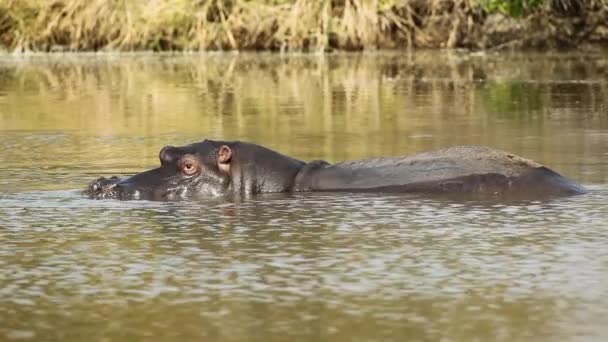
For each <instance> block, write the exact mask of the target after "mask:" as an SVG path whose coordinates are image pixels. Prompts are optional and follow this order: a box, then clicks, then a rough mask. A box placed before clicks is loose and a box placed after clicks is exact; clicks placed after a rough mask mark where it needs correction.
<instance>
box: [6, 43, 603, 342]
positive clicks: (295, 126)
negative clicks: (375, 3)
mask: <svg viewBox="0 0 608 342" xmlns="http://www.w3.org/2000/svg"><path fill="white" fill-rule="evenodd" d="M607 66H608V60H607V59H606V58H605V57H604V55H602V54H597V55H593V54H591V55H578V54H514V55H507V56H505V55H459V54H442V53H430V52H429V53H420V54H411V55H407V54H398V53H391V54H368V55H336V56H326V57H322V58H320V57H314V56H304V55H303V56H287V57H285V56H278V55H252V54H241V55H225V54H217V55H216V54H211V55H191V56H184V55H179V56H175V55H161V56H156V55H154V56H152V55H129V56H127V55H121V56H96V55H90V56H74V55H62V56H60V57H57V56H55V57H40V56H34V57H31V58H14V57H8V56H2V57H0V243H1V244H2V248H0V322H2V323H0V339H11V340H12V339H34V340H39V339H44V340H49V341H54V340H57V341H71V340H82V339H83V336H86V337H87V339H95V340H112V341H132V340H139V339H147V340H167V339H184V340H193V339H194V340H200V339H209V340H211V339H213V340H227V341H242V340H254V339H255V340H263V341H273V340H281V341H284V340H286V339H289V340H292V339H293V340H314V341H317V340H332V341H333V340H395V341H397V340H398V341H402V340H441V339H444V340H474V339H478V340H504V341H512V340H535V341H542V340H546V341H555V340H560V341H561V340H575V339H583V340H603V339H605V338H606V337H607V336H608V331H607V330H606V328H605V327H606V326H607V325H606V323H608V322H607V321H606V317H608V312H607V311H606V308H607V307H608V302H607V300H606V298H608V289H607V288H606V286H605V285H604V284H606V283H607V281H608V279H607V277H608V276H607V275H608V268H607V267H608V252H607V251H608V231H607V230H606V229H605V228H606V222H608V209H606V205H605V203H606V202H607V201H608V188H607V187H606V182H607V181H608V163H607V162H606V160H608V159H607V157H608V155H607V154H606V153H608V148H607V147H608V121H607V120H606V119H607V117H606V112H607V111H606V107H607V106H606V99H608V96H607V95H608V86H607V85H608V83H607V82H606V79H608V77H606V76H607V75H606V73H607V70H608V69H607ZM204 137H217V138H227V139H231V138H234V139H241V140H250V141H254V142H259V143H262V144H264V145H266V146H269V147H271V148H274V149H277V150H279V151H282V152H284V153H287V154H289V155H292V156H295V157H298V158H302V159H306V160H308V159H318V158H321V159H327V160H330V161H337V160H343V159H351V158H359V157H366V156H372V155H397V154H407V153H413V152H416V151H421V150H428V149H433V148H439V147H445V146H451V145H456V144H479V145H490V146H494V147H498V148H502V149H506V150H509V151H512V152H514V153H517V154H521V155H525V156H527V157H530V158H533V159H537V160H539V161H542V162H543V163H545V164H547V165H549V166H551V167H553V168H555V169H557V170H559V171H560V172H562V173H564V174H566V175H568V176H570V177H571V178H573V179H575V180H577V181H580V182H582V183H584V184H585V185H586V186H587V187H588V188H589V189H590V190H591V193H590V194H589V195H585V196H578V197H572V198H564V199H557V200H552V201H549V202H519V203H500V202H495V203H479V202H468V201H462V200H459V201H455V200H450V199H440V198H428V197H417V196H384V195H379V194H376V195H374V194H365V195H363V194H276V195H268V196H260V197H257V198H254V199H250V200H246V201H237V202H230V201H228V202H226V201H223V200H221V199H210V200H207V201H202V202H179V203H158V202H146V201H132V202H119V201H112V200H108V201H92V200H88V199H85V198H83V197H82V196H81V195H80V194H79V192H78V190H77V189H81V188H82V187H84V185H85V184H86V183H87V182H88V181H90V180H92V179H93V178H95V177H97V176H100V175H110V174H128V173H132V172H136V171H140V170H142V169H144V168H149V167H151V166H153V165H156V164H157V163H158V161H157V154H158V150H159V149H160V147H162V146H163V145H166V144H173V145H179V144H184V143H189V142H192V141H196V140H200V139H202V138H204Z"/></svg>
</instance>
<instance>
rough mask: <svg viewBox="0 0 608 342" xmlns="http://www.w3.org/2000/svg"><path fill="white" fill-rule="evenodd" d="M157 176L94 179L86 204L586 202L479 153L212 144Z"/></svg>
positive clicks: (556, 183)
mask: <svg viewBox="0 0 608 342" xmlns="http://www.w3.org/2000/svg"><path fill="white" fill-rule="evenodd" d="M159 159H160V163H161V165H160V166H159V167H158V168H155V169H152V170H148V171H144V172H142V173H138V174H136V175H134V176H132V177H129V178H126V179H124V180H122V179H120V178H118V177H111V178H104V177H102V178H99V179H97V180H95V181H93V182H92V183H90V184H89V186H88V188H87V189H86V190H85V191H84V193H85V194H86V195H87V196H89V197H90V198H94V199H105V198H114V199H120V200H131V199H135V200H138V199H145V200H161V201H171V200H184V199H196V198H205V197H216V196H226V195H235V196H241V197H245V196H250V195H255V194H260V193H278V192H300V191H326V192H327V191H340V192H391V193H408V192H409V193H429V194H448V195H449V194H463V195H479V196H489V197H500V198H505V197H513V198H526V199H535V198H543V197H553V196H569V195H577V194H584V193H585V192H586V191H585V189H584V188H583V187H581V186H580V185H578V184H576V183H574V182H572V181H571V180H569V179H567V178H565V177H563V176H561V175H560V174H558V173H557V172H555V171H553V170H551V169H549V168H547V167H545V166H542V165H541V164H538V163H536V162H534V161H531V160H528V159H524V158H522V157H518V156H515V155H512V154H509V153H506V152H503V151H499V150H495V149H491V148H488V147H478V146H458V147H452V148H449V149H444V150H439V151H434V152H426V153H420V154H416V155H412V156H403V157H390V158H374V159H365V160H358V161H351V162H342V163H336V164H329V163H327V162H325V161H312V162H309V163H306V162H303V161H300V160H297V159H294V158H290V157H287V156H285V155H282V154H280V153H278V152H275V151H272V150H270V149H267V148H265V147H263V146H259V145H256V144H251V143H246V142H239V141H212V140H204V141H202V142H198V143H194V144H190V145H187V146H182V147H173V146H166V147H164V148H163V149H162V150H161V151H160V153H159Z"/></svg>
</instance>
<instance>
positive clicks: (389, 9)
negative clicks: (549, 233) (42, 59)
mask: <svg viewBox="0 0 608 342" xmlns="http://www.w3.org/2000/svg"><path fill="white" fill-rule="evenodd" d="M484 1H488V0H432V1H430V0H429V1H427V0H257V1H255V0H139V1H135V0H48V1H46V0H45V1H39V0H3V1H1V2H0V47H4V49H5V50H10V51H98V50H110V51H115V50H121V51H125V50H127V51H129V50H155V51H160V50H163V51H166V50H180V51H188V50H193V51H200V50H219V49H221V50H226V49H238V50H251V49H271V50H281V51H285V50H292V51H293V50H299V51H301V50H304V51H327V50H329V49H347V50H358V49H376V48H403V47H448V48H456V47H473V48H479V47H481V48H483V47H487V46H493V45H500V44H504V42H503V41H499V42H497V43H496V44H494V42H492V41H491V40H490V41H489V40H487V39H486V40H484V39H483V38H484V34H485V33H486V32H491V31H492V30H495V27H487V25H486V21H487V20H486V19H487V18H488V13H487V12H486V11H485V10H484V9H483V4H484ZM547 1H550V2H551V4H552V5H551V6H544V7H543V10H544V11H545V12H547V13H549V12H551V13H553V12H556V13H557V12H560V13H557V14H560V15H561V14H563V13H561V12H566V14H568V13H570V12H572V11H573V8H574V9H576V8H579V9H580V8H582V9H583V10H578V12H580V13H578V14H577V17H578V19H581V18H582V20H583V25H580V23H579V25H575V27H581V26H582V27H583V30H585V29H587V31H588V29H589V28H592V31H593V30H595V28H594V27H592V26H593V25H595V23H602V22H608V20H604V19H608V0H547ZM573 4H578V7H577V6H575V5H573ZM573 6H574V7H573ZM587 17H593V18H595V19H594V20H590V21H589V23H587V22H586V21H585V20H586V18H587ZM522 20H524V19H522ZM602 20H604V21H602ZM579 21H580V20H579ZM524 24H525V22H524ZM559 25H561V24H559ZM559 25H558V26H559ZM604 26H605V25H604ZM526 27H528V26H526ZM530 27H532V26H530ZM602 30H604V31H605V30H608V28H606V27H602V28H601V29H600V30H599V31H598V32H604V31H602ZM534 31H536V30H534ZM558 31H559V30H558ZM556 34H561V35H563V34H564V33H560V32H558V33H556ZM605 35H607V36H608V34H605ZM514 38H520V32H517V33H516V37H514ZM482 41H483V43H482Z"/></svg>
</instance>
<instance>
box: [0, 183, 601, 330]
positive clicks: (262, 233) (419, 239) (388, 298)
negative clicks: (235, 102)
mask: <svg viewBox="0 0 608 342" xmlns="http://www.w3.org/2000/svg"><path fill="white" fill-rule="evenodd" d="M607 199H608V195H607V191H606V189H605V188H602V187H598V188H594V189H592V192H591V194H590V195H586V196H579V197H572V198H566V199H558V200H554V201H550V202H529V203H519V204H500V203H486V204H483V203H474V202H464V203H459V202H454V201H450V200H440V199H428V198H420V197H412V196H381V195H353V194H350V195H347V194H332V195H328V194H298V195H283V196H270V197H267V198H266V197H262V198H256V199H251V200H246V201H244V202H241V203H222V202H219V201H217V200H216V201H207V202H179V203H159V202H145V201H132V202H119V201H111V200H110V201H95V200H88V199H84V198H82V197H81V196H80V195H79V193H78V192H76V191H47V192H28V193H17V194H9V195H6V194H5V195H2V197H0V227H2V228H1V229H0V239H2V241H3V248H2V249H0V302H2V303H4V304H5V305H3V308H2V309H0V317H2V318H6V319H8V321H7V320H5V319H3V320H2V321H3V322H9V325H6V327H7V329H8V328H10V329H12V330H5V331H4V334H5V336H7V337H9V338H11V339H14V338H19V336H21V335H20V334H22V333H23V334H24V335H23V336H24V337H23V338H29V337H28V336H29V335H27V334H29V332H30V330H27V329H24V327H26V326H24V325H23V324H22V323H20V321H18V320H17V319H25V317H30V316H29V315H32V316H31V317H37V319H38V320H41V321H42V322H47V323H48V324H50V325H51V326H52V325H53V322H54V320H57V322H63V323H65V324H67V323H66V322H68V321H70V320H68V321H66V320H65V317H63V318H53V317H55V315H57V310H58V308H62V310H63V312H64V313H65V314H66V315H68V314H69V315H70V316H73V315H76V316H73V317H77V316H79V315H82V317H83V319H84V317H87V318H88V319H92V318H93V316H92V315H93V313H92V311H98V312H102V313H104V314H109V315H110V317H116V315H119V314H126V312H127V311H128V312H132V313H135V312H139V311H137V310H146V311H145V312H146V315H147V317H153V316H155V315H157V314H158V315H160V314H161V312H165V311H167V310H168V311H169V312H171V311H172V310H175V311H174V313H176V314H177V313H178V312H182V311H185V312H190V311H191V310H196V312H197V314H196V315H194V316H192V317H189V318H188V319H186V321H187V323H188V324H210V325H214V324H222V323H221V322H222V321H223V320H224V319H227V318H229V319H232V320H237V321H241V322H243V324H244V326H247V324H253V325H254V326H255V325H256V324H262V325H263V324H270V326H272V328H273V329H277V330H279V331H283V330H282V329H289V328H292V327H293V324H295V322H299V321H300V320H301V319H303V318H302V317H303V316H304V317H305V319H312V320H319V319H322V318H323V317H324V315H330V316H331V317H333V318H334V319H333V320H332V322H333V323H334V324H336V325H337V327H336V328H335V329H339V330H342V329H344V327H345V325H350V324H352V320H347V319H346V317H347V316H348V317H351V316H352V317H359V318H358V319H354V321H355V322H358V320H359V319H362V320H363V319H370V317H374V320H377V321H378V322H380V321H381V322H384V323H382V324H384V325H386V326H385V328H387V329H390V328H391V327H393V328H396V327H397V326H398V325H399V324H400V323H399V322H403V321H404V320H406V321H408V322H411V324H413V325H412V327H411V329H414V331H418V330H416V329H423V330H425V329H426V330H429V331H436V332H437V334H441V332H442V331H445V329H454V327H453V324H454V322H455V319H456V316H454V315H455V312H454V310H456V311H458V312H460V313H459V314H458V315H459V316H462V319H465V318H466V319H467V320H468V323H466V322H465V323H463V324H465V326H466V325H467V324H469V325H470V326H475V324H476V323H475V322H477V323H479V322H478V320H479V319H480V317H485V318H483V319H484V320H487V321H488V322H489V323H491V324H496V325H498V326H500V329H503V330H504V329H506V332H505V333H506V334H507V336H515V335H513V334H515V333H514V331H515V330H514V329H522V331H528V332H530V331H535V329H542V330H543V333H548V332H549V331H552V330H551V329H558V332H557V333H556V332H555V331H554V332H553V333H552V334H558V335H560V334H561V335H560V336H573V335H571V334H574V332H575V331H579V330H580V329H583V328H584V327H585V326H587V327H588V331H593V330H592V329H593V328H594V327H596V326H599V324H600V323H601V322H600V321H601V320H602V319H601V318H599V317H608V316H606V315H607V314H608V312H607V311H606V310H605V308H606V307H608V302H606V298H608V293H607V289H606V287H605V286H604V284H606V283H607V281H608V272H606V271H608V269H607V267H608V233H607V231H606V229H605V227H606V226H605V222H607V219H608V213H607V211H606V208H605V203H606V200H607ZM133 303H139V304H137V305H135V307H134V308H133V309H132V310H131V309H127V307H125V305H128V306H129V307H131V306H132V305H133ZM203 304H204V305H203ZM243 305H245V306H252V307H250V308H249V309H247V310H241V309H238V308H240V307H241V306H243ZM268 305H271V307H272V308H273V309H272V312H276V313H281V316H280V317H281V319H279V320H278V321H277V320H276V318H275V320H273V321H266V319H267V318H264V317H258V310H262V311H264V310H268V309H269V307H268ZM233 306H234V307H233ZM264 307H266V309H264ZM171 308H173V309H171ZM195 308H196V309H195ZM282 308H283V309H282ZM296 308H298V309H296ZM590 308H591V309H590ZM133 310H135V311H133ZM587 310H588V311H587ZM511 311H512V313H510V312H511ZM586 312H589V314H587V313H586ZM141 313H142V312H140V314H141ZM591 313H593V315H595V316H590V315H591ZM520 314H525V315H530V316H531V317H532V316H534V315H536V316H534V317H535V318H534V319H532V318H530V319H531V320H530V321H526V322H519V321H517V319H516V317H515V316H512V315H520ZM113 315H114V316H113ZM178 316H179V315H178ZM9 317H15V318H9ZM222 317H224V318H222ZM269 317H272V315H271V316H269ZM366 317H367V318H366ZM557 317H559V322H556V321H555V318H557ZM30 319H31V318H30ZM174 319H177V317H176V318H174ZM268 319H270V318H268ZM504 320H507V321H508V322H510V323H504V322H503V321H504ZM77 321H78V319H72V320H71V321H70V322H73V324H76V323H75V322H77ZM169 321H170V322H172V321H173V319H171V318H170V319H169ZM127 322H129V324H135V325H137V324H140V323H138V322H137V321H133V320H128V321H127ZM275 322H276V324H275ZM391 322H392V323H391ZM413 322H416V323H413ZM498 322H503V323H498ZM63 323H62V324H63ZM558 323H559V324H558ZM117 324H119V323H117ZM141 324H143V322H141ZM416 324H417V325H416ZM534 324H537V325H538V326H534ZM581 324H582V325H581ZM393 325H394V326H393ZM66 328H67V327H66ZM72 328H73V327H72ZM31 329H33V332H32V334H33V335H32V336H31V337H32V338H33V337H34V336H35V334H36V333H37V332H42V331H45V329H44V327H40V326H38V327H33V328H31ZM463 329H464V328H463ZM497 329H498V328H497ZM545 330H546V331H545ZM583 330H584V329H583ZM420 331H422V330H420ZM420 331H419V332H420ZM536 333H537V334H538V333H539V331H536ZM541 335H542V334H541ZM549 335H551V334H549ZM549 335H547V336H549ZM196 336H201V335H200V333H198V334H196Z"/></svg>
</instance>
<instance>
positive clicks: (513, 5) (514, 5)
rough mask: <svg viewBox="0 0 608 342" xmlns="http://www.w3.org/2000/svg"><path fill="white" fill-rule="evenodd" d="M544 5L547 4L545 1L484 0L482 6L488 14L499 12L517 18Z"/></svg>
mask: <svg viewBox="0 0 608 342" xmlns="http://www.w3.org/2000/svg"><path fill="white" fill-rule="evenodd" d="M545 3H547V1H545V0H485V1H484V2H483V6H484V7H485V8H486V9H487V10H488V11H489V12H501V13H504V14H508V15H510V16H514V17H518V16H521V15H522V14H524V12H526V11H528V10H531V9H535V8H539V7H540V6H541V5H543V4H545Z"/></svg>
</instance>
